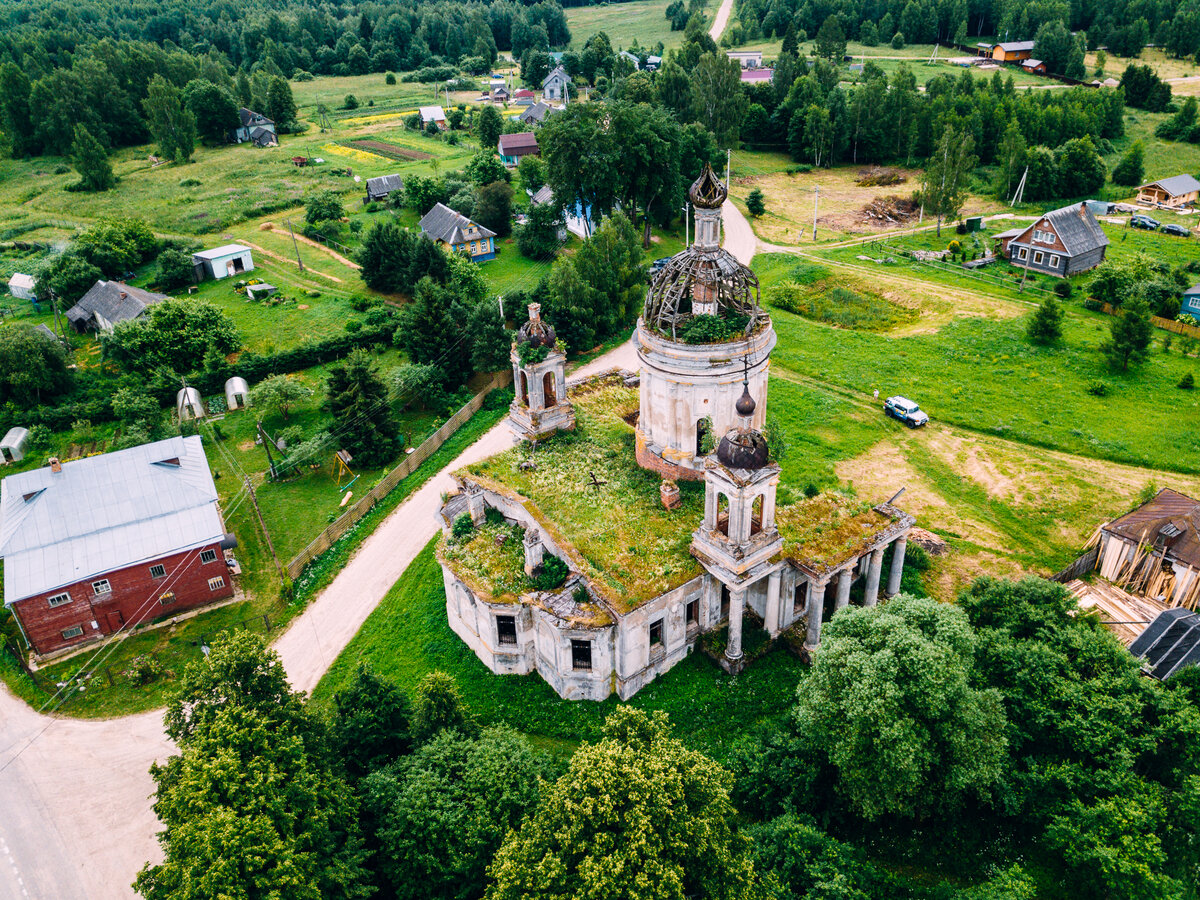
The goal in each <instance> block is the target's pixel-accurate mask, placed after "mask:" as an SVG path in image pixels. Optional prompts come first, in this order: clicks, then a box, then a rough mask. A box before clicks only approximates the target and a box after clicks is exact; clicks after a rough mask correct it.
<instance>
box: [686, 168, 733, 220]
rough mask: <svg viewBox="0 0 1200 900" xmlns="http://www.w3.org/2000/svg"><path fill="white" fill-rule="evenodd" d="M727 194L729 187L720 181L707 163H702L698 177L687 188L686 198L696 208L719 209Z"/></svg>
mask: <svg viewBox="0 0 1200 900" xmlns="http://www.w3.org/2000/svg"><path fill="white" fill-rule="evenodd" d="M728 196H729V189H728V188H727V187H725V185H724V184H722V183H721V179H719V178H718V177H717V174H716V173H715V172H714V171H713V168H712V166H711V165H709V164H708V163H705V164H704V170H703V171H702V172H701V173H700V177H699V178H697V179H696V180H695V181H693V182H692V186H691V187H690V188H689V189H688V199H689V200H691V201H692V206H694V207H696V208H697V209H720V208H721V204H722V203H724V202H725V198H726V197H728Z"/></svg>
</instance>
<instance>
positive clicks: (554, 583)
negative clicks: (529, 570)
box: [456, 523, 571, 591]
mask: <svg viewBox="0 0 1200 900" xmlns="http://www.w3.org/2000/svg"><path fill="white" fill-rule="evenodd" d="M456 524H457V523H456ZM570 574H571V570H570V569H569V568H567V564H566V563H565V562H563V561H562V560H561V559H559V558H558V557H557V556H551V555H547V556H546V557H545V558H544V559H543V560H542V564H541V565H540V566H539V567H538V568H537V570H536V571H535V572H534V575H533V587H534V590H538V591H552V590H554V589H555V588H557V587H558V586H559V585H561V584H562V583H563V582H564V581H566V580H567V576H568V575H570Z"/></svg>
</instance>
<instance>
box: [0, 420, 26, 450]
mask: <svg viewBox="0 0 1200 900" xmlns="http://www.w3.org/2000/svg"><path fill="white" fill-rule="evenodd" d="M28 439H29V429H28V428H22V427H21V426H20V425H14V426H13V427H12V428H10V429H8V431H6V432H5V433H4V440H2V441H0V447H10V448H12V447H15V448H16V449H18V450H20V449H21V448H22V447H24V446H25V441H27V440H28Z"/></svg>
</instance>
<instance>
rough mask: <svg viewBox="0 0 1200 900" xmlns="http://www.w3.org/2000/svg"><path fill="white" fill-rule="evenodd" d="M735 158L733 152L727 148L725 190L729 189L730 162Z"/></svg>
mask: <svg viewBox="0 0 1200 900" xmlns="http://www.w3.org/2000/svg"><path fill="white" fill-rule="evenodd" d="M732 156H733V151H732V150H730V149H728V148H726V150H725V189H726V190H728V189H729V161H730V159H731V158H732Z"/></svg>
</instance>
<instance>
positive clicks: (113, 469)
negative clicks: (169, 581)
mask: <svg viewBox="0 0 1200 900" xmlns="http://www.w3.org/2000/svg"><path fill="white" fill-rule="evenodd" d="M223 535H224V530H223V528H222V526H221V517H220V514H219V513H218V511H217V487H216V485H215V484H214V483H213V477H212V473H211V472H210V471H209V468H208V460H207V459H205V456H204V447H203V445H202V444H201V441H200V438H199V437H195V436H193V437H186V438H184V437H175V438H170V439H168V440H165V441H156V442H154V443H151V444H142V445H141V446H138V447H132V448H130V449H128V450H119V451H117V452H114V453H103V454H100V455H99V456H90V457H87V458H85V459H79V460H75V461H73V462H67V463H63V464H62V471H61V472H59V473H57V474H56V473H54V472H52V471H51V470H50V468H49V467H48V466H47V467H45V468H42V469H34V470H32V471H29V472H21V473H18V474H16V475H10V476H8V477H7V478H5V479H4V481H3V482H2V483H0V556H3V557H4V602H5V605H10V604H12V603H13V602H15V601H17V600H21V599H23V598H25V597H29V596H32V595H34V594H40V593H43V592H45V591H48V590H51V589H53V588H58V587H64V586H66V585H69V584H74V583H75V582H77V581H85V580H87V579H88V578H91V577H94V576H97V575H102V574H104V573H106V572H112V571H114V570H116V569H121V568H124V567H126V566H131V565H134V564H136V563H139V562H145V561H149V560H153V559H158V558H160V557H163V556H166V555H168V554H171V553H176V552H180V551H184V550H192V549H195V548H197V547H203V546H206V545H208V544H211V543H214V542H216V541H219V540H220V539H221V538H222V537H223Z"/></svg>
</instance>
